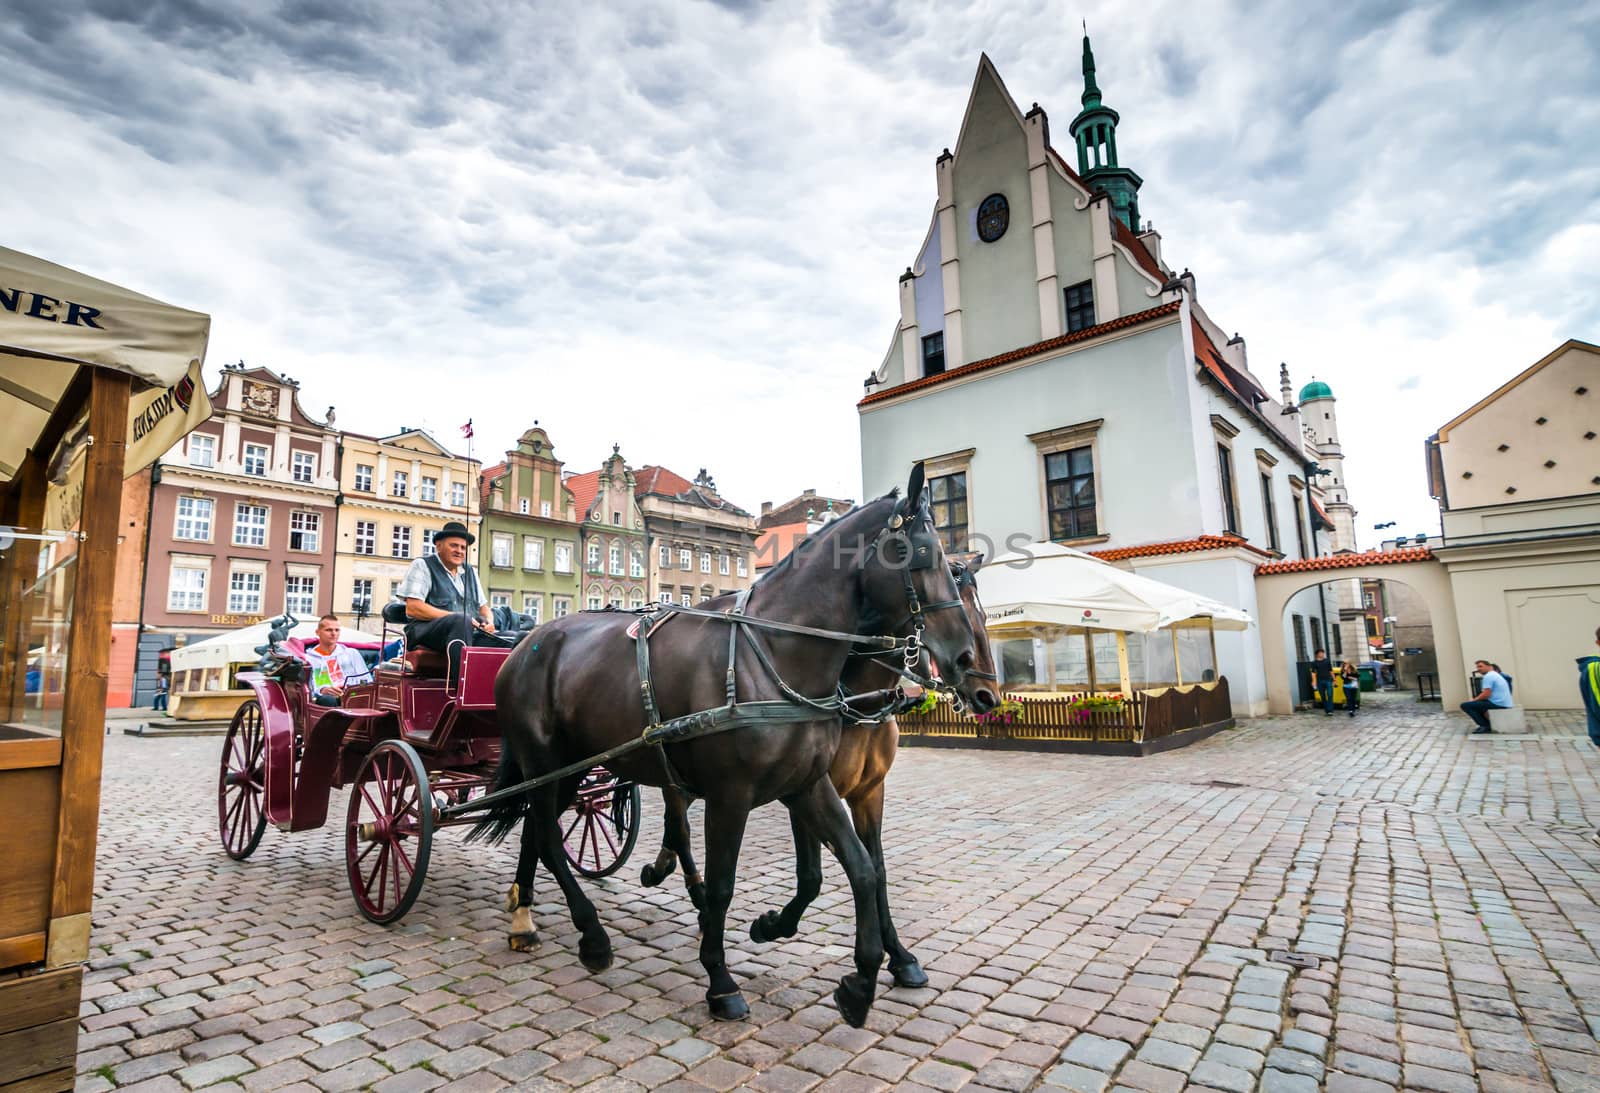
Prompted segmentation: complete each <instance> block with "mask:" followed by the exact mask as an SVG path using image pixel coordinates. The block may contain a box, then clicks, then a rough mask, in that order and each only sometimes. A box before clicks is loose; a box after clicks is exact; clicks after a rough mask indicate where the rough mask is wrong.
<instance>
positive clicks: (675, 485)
mask: <svg viewBox="0 0 1600 1093" xmlns="http://www.w3.org/2000/svg"><path fill="white" fill-rule="evenodd" d="M692 489H694V483H693V482H691V481H689V480H688V479H687V478H685V477H683V475H681V474H676V473H674V472H672V471H669V470H667V468H665V467H657V466H649V467H640V468H639V469H638V470H636V471H634V472H633V495H634V496H635V497H643V496H644V495H645V494H647V493H663V494H666V495H668V496H670V497H676V496H678V495H679V494H682V493H688V492H689V491H690V490H692Z"/></svg>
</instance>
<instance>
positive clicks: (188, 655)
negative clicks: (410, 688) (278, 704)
mask: <svg viewBox="0 0 1600 1093" xmlns="http://www.w3.org/2000/svg"><path fill="white" fill-rule="evenodd" d="M271 628H272V624H271V623H270V622H258V623H256V624H255V625H254V626H243V627H240V628H239V629H237V630H229V631H228V632H227V633H225V634H218V635H217V636H216V637H214V638H206V639H205V640H204V641H197V642H195V643H194V644H193V645H185V646H184V647H183V648H182V649H174V650H173V651H172V670H173V671H174V672H183V671H188V670H189V669H191V668H225V667H227V666H228V665H230V664H244V663H246V662H248V661H256V660H260V659H261V654H260V653H257V652H256V646H258V645H265V644H266V643H267V631H268V630H270V629H271ZM316 636H317V620H316V619H307V620H306V621H305V622H302V623H300V625H298V626H296V627H295V628H294V629H293V630H290V631H289V637H291V638H315V637H316ZM339 641H340V643H341V644H344V645H379V644H381V643H382V641H383V639H382V638H381V637H379V636H378V635H377V634H368V633H365V632H364V631H361V630H355V629H352V628H350V627H343V628H341V629H340V632H339Z"/></svg>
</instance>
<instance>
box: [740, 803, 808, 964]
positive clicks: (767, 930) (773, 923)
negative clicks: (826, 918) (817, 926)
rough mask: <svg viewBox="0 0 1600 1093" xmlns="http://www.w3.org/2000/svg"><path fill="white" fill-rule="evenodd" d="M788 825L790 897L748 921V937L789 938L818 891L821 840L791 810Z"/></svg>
mask: <svg viewBox="0 0 1600 1093" xmlns="http://www.w3.org/2000/svg"><path fill="white" fill-rule="evenodd" d="M789 827H790V828H791V829H792V830H793V831H794V898H793V899H791V900H790V901H789V902H788V903H786V904H784V906H783V910H781V911H768V912H767V913H766V914H764V915H762V916H761V917H760V918H758V919H756V920H755V921H754V922H752V923H751V924H750V940H751V941H756V942H766V941H777V940H779V939H780V938H785V937H793V936H794V935H795V933H796V932H797V931H798V930H799V929H800V918H801V916H803V915H804V914H805V913H806V908H807V907H810V906H811V901H812V900H814V899H816V898H817V893H818V892H820V891H822V841H821V840H820V839H818V838H817V837H816V836H815V835H813V834H812V833H811V831H810V830H808V829H807V827H806V825H805V824H803V823H802V822H801V821H800V817H799V816H797V815H795V813H794V812H793V811H792V810H791V811H790V813H789Z"/></svg>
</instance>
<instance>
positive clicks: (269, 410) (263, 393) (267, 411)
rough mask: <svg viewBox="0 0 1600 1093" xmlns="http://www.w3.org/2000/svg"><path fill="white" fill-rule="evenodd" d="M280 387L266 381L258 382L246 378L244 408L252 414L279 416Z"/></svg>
mask: <svg viewBox="0 0 1600 1093" xmlns="http://www.w3.org/2000/svg"><path fill="white" fill-rule="evenodd" d="M278 395H279V391H278V388H276V387H272V386H269V385H268V384H265V383H256V382H255V381H253V380H245V383H244V408H245V409H246V410H248V411H249V412H250V413H252V414H260V415H261V416H262V417H277V416H278Z"/></svg>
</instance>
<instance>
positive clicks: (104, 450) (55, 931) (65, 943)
mask: <svg viewBox="0 0 1600 1093" xmlns="http://www.w3.org/2000/svg"><path fill="white" fill-rule="evenodd" d="M88 371H90V372H92V373H93V381H92V385H91V387H90V395H89V435H90V436H91V437H93V438H94V439H93V443H92V445H91V446H90V448H89V450H88V452H87V453H86V454H85V463H84V469H83V513H82V516H81V518H80V519H79V522H78V530H79V531H80V532H81V533H82V535H83V538H82V540H81V541H80V543H79V545H78V561H77V566H76V569H77V572H76V573H74V574H73V581H74V585H73V593H72V645H71V650H70V652H69V654H68V659H67V687H66V694H65V695H64V696H63V699H62V709H61V746H62V754H61V806H60V813H59V827H58V833H57V843H56V865H55V879H54V883H53V886H52V889H51V898H50V932H49V937H48V940H47V943H46V945H47V948H46V956H45V963H46V965H47V966H48V967H52V968H55V967H61V966H63V965H68V964H75V963H80V962H82V961H83V960H84V959H86V958H87V956H88V953H89V906H90V903H91V901H92V900H93V897H94V857H95V843H96V834H97V827H98V825H99V821H100V770H101V758H102V755H101V753H102V750H103V749H104V746H105V721H106V676H107V670H108V664H109V661H110V658H111V599H112V590H113V588H114V587H115V583H116V576H117V524H118V520H119V514H120V511H121V498H122V471H123V464H124V461H125V456H126V449H127V436H128V396H129V393H130V391H131V389H132V381H131V380H130V379H129V377H128V376H127V374H126V373H122V372H114V371H111V370H109V369H103V368H92V369H88Z"/></svg>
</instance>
